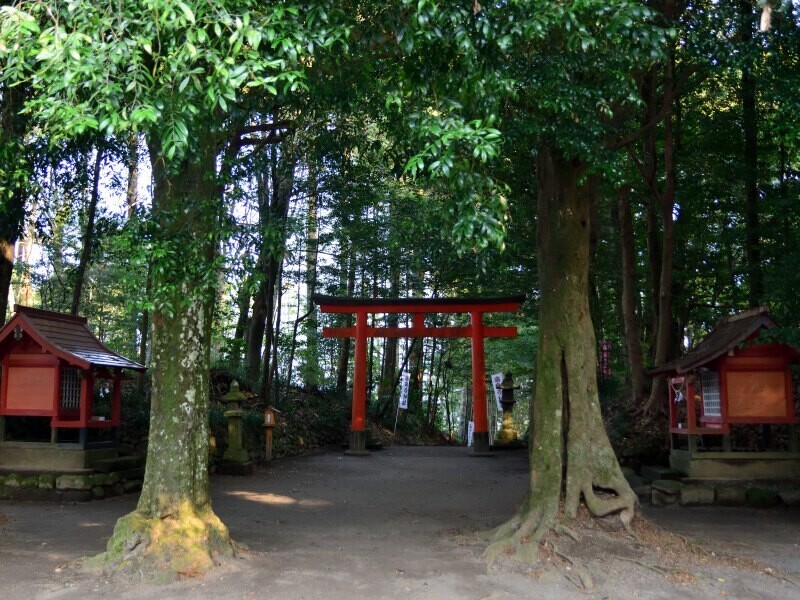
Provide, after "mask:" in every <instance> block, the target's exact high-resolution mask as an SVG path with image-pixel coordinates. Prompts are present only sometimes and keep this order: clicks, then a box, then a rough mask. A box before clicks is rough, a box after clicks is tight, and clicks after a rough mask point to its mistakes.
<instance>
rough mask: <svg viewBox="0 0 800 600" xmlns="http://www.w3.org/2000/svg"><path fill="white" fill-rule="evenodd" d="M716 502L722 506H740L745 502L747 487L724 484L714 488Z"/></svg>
mask: <svg viewBox="0 0 800 600" xmlns="http://www.w3.org/2000/svg"><path fill="white" fill-rule="evenodd" d="M716 493H717V504H721V505H722V506H742V505H743V504H744V503H745V502H747V489H746V488H744V487H742V486H739V485H724V486H720V487H718V488H717V490H716Z"/></svg>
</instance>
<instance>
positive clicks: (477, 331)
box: [313, 295, 525, 456]
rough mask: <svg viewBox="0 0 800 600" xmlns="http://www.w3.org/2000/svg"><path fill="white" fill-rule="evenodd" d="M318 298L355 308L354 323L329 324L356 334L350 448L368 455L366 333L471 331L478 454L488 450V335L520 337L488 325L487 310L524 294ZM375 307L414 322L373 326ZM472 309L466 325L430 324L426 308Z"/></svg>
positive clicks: (333, 308) (345, 310)
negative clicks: (428, 325) (482, 296)
mask: <svg viewBox="0 0 800 600" xmlns="http://www.w3.org/2000/svg"><path fill="white" fill-rule="evenodd" d="M313 300H314V303H315V304H316V305H317V306H319V308H320V311H322V312H323V313H340V314H355V315H356V325H355V327H325V328H323V330H322V336H323V337H327V338H345V337H351V338H355V346H356V349H355V368H354V372H353V403H352V413H351V422H350V444H349V448H348V450H347V451H346V454H350V455H356V456H358V455H367V454H369V452H368V451H367V448H366V441H367V437H366V416H367V338H369V337H383V338H399V337H422V338H424V337H431V338H437V337H438V338H457V337H468V338H470V340H471V346H472V407H473V411H472V412H473V421H474V425H475V429H474V433H473V436H472V440H473V444H472V447H473V451H472V455H473V456H487V455H489V422H488V417H487V410H486V362H485V355H484V347H483V341H484V339H485V338H498V337H515V336H516V335H517V328H516V327H487V326H486V325H485V324H484V322H483V315H484V314H485V313H488V312H515V311H517V310H519V307H520V305H521V304H522V302H523V301H524V300H525V296H522V295H519V296H507V297H501V298H394V299H377V298H336V297H332V296H322V295H315V296H314V297H313ZM375 313H381V314H386V313H405V314H410V315H411V316H412V320H411V327H370V326H369V325H368V321H367V315H369V314H375ZM431 313H468V314H469V316H470V324H469V325H468V326H466V327H426V326H425V314H431Z"/></svg>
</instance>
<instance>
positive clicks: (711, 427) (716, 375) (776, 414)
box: [650, 307, 800, 479]
mask: <svg viewBox="0 0 800 600" xmlns="http://www.w3.org/2000/svg"><path fill="white" fill-rule="evenodd" d="M774 327H777V324H776V323H775V321H774V320H773V319H772V317H771V316H770V315H769V312H768V310H767V309H766V308H765V307H760V308H754V309H751V310H748V311H745V312H743V313H739V314H736V315H732V316H730V317H726V318H724V319H722V320H721V321H720V322H719V323H718V324H717V326H716V327H715V328H714V330H713V331H712V332H711V333H710V334H709V335H708V336H707V337H706V338H704V339H703V340H702V341H701V342H700V343H699V344H697V346H695V347H694V348H693V349H691V350H690V351H689V352H687V353H686V354H685V355H684V356H682V357H681V358H679V359H677V360H674V361H672V362H670V363H667V364H665V365H663V366H661V367H657V368H655V369H653V370H652V371H650V374H651V375H666V376H667V379H668V382H669V431H670V442H671V443H670V446H671V449H670V465H671V466H672V467H673V468H675V469H677V470H678V471H681V472H683V473H684V474H685V475H687V476H688V477H697V478H730V479H756V478H757V479H770V478H776V479H782V478H793V477H800V448H798V437H797V429H796V423H797V417H796V409H795V401H794V393H793V392H794V387H793V385H792V373H791V365H793V364H797V363H800V352H798V350H797V349H795V348H793V347H791V346H788V345H786V344H781V343H759V341H758V338H759V335H760V334H761V332H762V331H763V330H767V329H772V328H774ZM753 425H760V426H761V427H759V428H754V427H752V426H753Z"/></svg>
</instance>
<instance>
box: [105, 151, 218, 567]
mask: <svg viewBox="0 0 800 600" xmlns="http://www.w3.org/2000/svg"><path fill="white" fill-rule="evenodd" d="M150 152H151V156H152V157H154V158H153V159H152V167H153V177H154V184H155V188H154V199H153V212H154V220H155V223H154V230H155V232H156V233H155V235H154V239H153V244H154V248H153V281H152V286H153V300H154V309H153V338H152V365H153V366H152V379H153V388H152V400H151V416H150V438H149V446H148V451H147V468H146V473H145V479H144V485H143V488H142V494H141V496H140V498H139V503H138V505H137V507H136V510H135V511H134V512H133V513H130V514H128V515H126V516H124V517H122V518H121V519H120V520H119V521H118V522H117V525H116V527H115V529H114V534H113V536H112V538H111V540H110V541H109V543H108V551H107V552H106V554H105V556H104V562H105V566H106V568H110V569H112V570H115V569H119V568H122V569H125V570H132V571H133V572H137V573H138V572H139V571H140V570H141V571H143V572H144V573H145V574H147V573H150V574H151V575H152V576H153V577H154V578H156V579H161V580H163V579H167V580H168V579H171V578H174V577H180V576H187V575H196V574H201V573H203V572H206V571H208V570H210V569H211V568H212V567H213V566H214V565H215V564H216V563H217V562H218V560H219V558H221V557H224V556H226V555H230V554H231V553H232V550H233V547H232V544H231V540H230V537H229V535H228V530H227V528H226V527H225V525H223V523H222V522H221V521H220V520H219V519H218V518H217V516H216V515H215V514H214V512H213V510H212V508H211V502H210V497H209V480H208V450H209V432H208V404H209V394H210V379H209V368H210V335H211V321H212V310H213V306H214V297H215V286H216V282H217V268H216V258H217V245H218V242H217V239H218V235H219V230H220V223H219V219H220V215H221V191H220V189H219V187H218V185H217V183H216V182H215V181H214V173H215V164H214V156H215V155H214V140H213V139H204V140H203V141H202V142H201V148H200V150H199V152H197V153H196V154H195V155H193V157H192V160H191V161H186V162H184V163H182V164H180V165H178V166H177V167H176V168H174V169H173V168H168V167H166V166H165V164H164V162H163V160H161V159H160V147H159V146H158V144H152V143H151V145H150Z"/></svg>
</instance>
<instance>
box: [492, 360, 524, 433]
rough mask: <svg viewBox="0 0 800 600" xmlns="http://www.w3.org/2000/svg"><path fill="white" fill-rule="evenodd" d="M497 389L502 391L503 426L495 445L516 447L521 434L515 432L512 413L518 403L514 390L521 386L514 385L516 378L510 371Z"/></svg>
mask: <svg viewBox="0 0 800 600" xmlns="http://www.w3.org/2000/svg"><path fill="white" fill-rule="evenodd" d="M497 388H498V389H499V390H502V395H501V397H500V404H501V406H502V407H503V424H502V425H501V427H500V431H498V432H497V437H496V438H495V440H494V444H495V445H496V446H512V445H516V444H518V443H519V434H518V433H517V432H516V431H515V430H514V420H513V416H512V411H513V408H514V404H516V402H517V401H516V400H515V399H514V390H518V389H519V388H520V386H518V385H514V377H513V376H512V375H511V372H510V371H509V372H508V373H506V375H505V377H503V381H502V383H500V385H498V386H497Z"/></svg>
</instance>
